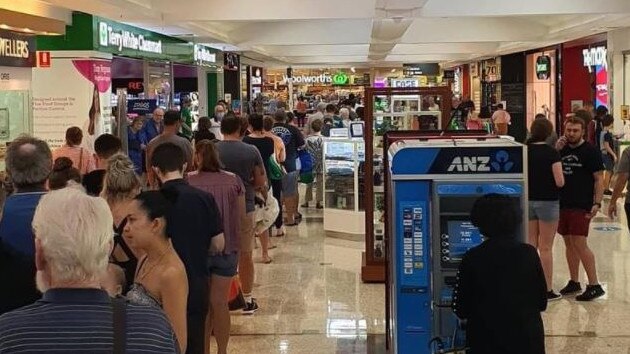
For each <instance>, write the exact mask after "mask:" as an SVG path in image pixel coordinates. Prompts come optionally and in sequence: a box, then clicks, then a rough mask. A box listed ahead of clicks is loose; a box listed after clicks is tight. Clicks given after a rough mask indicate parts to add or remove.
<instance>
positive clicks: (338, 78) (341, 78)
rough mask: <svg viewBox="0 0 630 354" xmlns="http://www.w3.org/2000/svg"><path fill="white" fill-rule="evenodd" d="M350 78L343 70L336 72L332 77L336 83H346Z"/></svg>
mask: <svg viewBox="0 0 630 354" xmlns="http://www.w3.org/2000/svg"><path fill="white" fill-rule="evenodd" d="M349 80H350V78H349V77H348V75H346V73H344V72H343V71H340V72H338V73H336V74H335V75H334V76H333V78H332V81H333V84H334V85H346V84H348V81H349Z"/></svg>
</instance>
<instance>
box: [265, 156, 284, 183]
mask: <svg viewBox="0 0 630 354" xmlns="http://www.w3.org/2000/svg"><path fill="white" fill-rule="evenodd" d="M267 164H268V166H269V178H270V179H271V180H274V181H281V180H282V178H283V177H284V176H285V175H286V174H287V172H286V171H285V170H284V167H282V165H280V164H279V163H278V160H276V156H275V154H271V156H269V160H268V161H267Z"/></svg>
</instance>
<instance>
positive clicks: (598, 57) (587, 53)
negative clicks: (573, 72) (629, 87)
mask: <svg viewBox="0 0 630 354" xmlns="http://www.w3.org/2000/svg"><path fill="white" fill-rule="evenodd" d="M582 55H583V56H584V66H586V67H589V68H591V67H593V66H603V67H604V69H606V70H608V49H607V48H606V47H594V48H587V49H584V50H583V51H582Z"/></svg>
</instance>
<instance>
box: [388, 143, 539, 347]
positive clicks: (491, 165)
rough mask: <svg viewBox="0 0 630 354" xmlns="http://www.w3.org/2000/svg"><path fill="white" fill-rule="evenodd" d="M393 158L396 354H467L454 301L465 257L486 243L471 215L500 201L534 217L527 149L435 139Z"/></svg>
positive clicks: (400, 146)
mask: <svg viewBox="0 0 630 354" xmlns="http://www.w3.org/2000/svg"><path fill="white" fill-rule="evenodd" d="M388 153H389V156H388V158H389V166H390V167H389V171H388V173H389V176H388V177H389V178H388V180H389V190H390V191H391V195H390V202H389V210H388V212H389V220H390V222H389V225H388V227H389V235H390V241H389V249H388V252H389V274H388V276H389V288H388V291H389V294H388V295H389V303H388V306H389V311H390V312H389V313H390V323H389V325H390V332H389V333H390V336H391V337H390V349H393V350H392V351H391V352H392V353H397V354H411V353H413V354H434V353H444V352H452V353H463V351H457V350H456V349H457V348H463V347H464V346H465V332H464V330H463V329H461V328H460V325H459V321H458V320H457V317H456V316H455V314H454V313H453V311H452V309H451V301H452V292H453V286H454V284H455V279H456V278H455V277H456V273H457V269H458V266H459V263H460V262H461V260H462V257H463V255H464V254H465V253H466V252H467V251H468V250H469V249H470V248H472V247H475V246H477V245H479V244H480V243H481V242H482V241H483V235H481V234H480V233H479V230H477V229H476V228H475V227H474V226H473V225H472V224H471V222H470V210H471V208H472V205H473V203H474V201H475V200H476V199H477V198H478V197H480V196H482V195H485V194H488V193H500V194H507V195H510V196H513V197H515V202H519V203H520V204H521V208H522V210H523V213H525V214H526V213H527V208H526V202H527V185H526V180H525V173H527V167H526V164H527V158H526V153H527V152H526V148H525V146H523V145H522V144H519V143H516V142H514V141H512V140H508V139H505V138H498V137H483V138H481V137H477V138H475V137H453V138H444V137H435V138H429V139H425V140H418V139H415V140H400V141H397V142H395V143H393V144H392V145H391V146H390V148H389V151H388ZM523 220H527V215H525V216H524V218H523ZM498 222H500V221H498ZM526 224H527V223H526V222H524V223H523V225H522V227H521V228H520V229H519V235H518V236H519V237H520V238H521V239H522V240H523V241H525V235H526V234H527V233H526V229H525V228H526Z"/></svg>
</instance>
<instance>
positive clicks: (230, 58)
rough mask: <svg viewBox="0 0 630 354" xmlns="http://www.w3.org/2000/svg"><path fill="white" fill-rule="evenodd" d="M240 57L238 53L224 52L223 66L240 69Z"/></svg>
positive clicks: (229, 68)
mask: <svg viewBox="0 0 630 354" xmlns="http://www.w3.org/2000/svg"><path fill="white" fill-rule="evenodd" d="M240 67H241V65H240V58H239V56H238V54H236V53H227V52H225V53H223V68H224V69H225V70H230V71H238V70H240Z"/></svg>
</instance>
